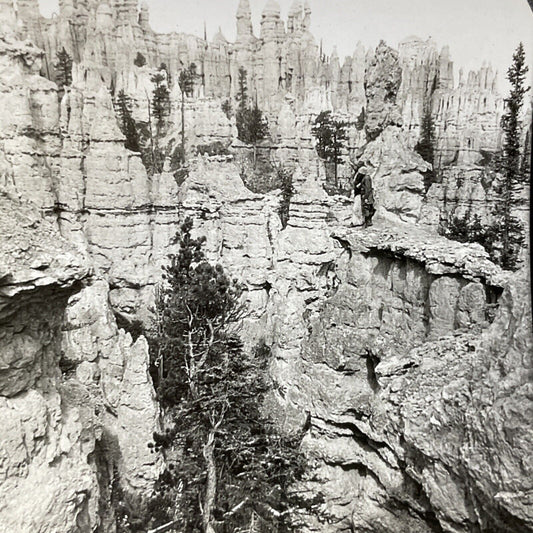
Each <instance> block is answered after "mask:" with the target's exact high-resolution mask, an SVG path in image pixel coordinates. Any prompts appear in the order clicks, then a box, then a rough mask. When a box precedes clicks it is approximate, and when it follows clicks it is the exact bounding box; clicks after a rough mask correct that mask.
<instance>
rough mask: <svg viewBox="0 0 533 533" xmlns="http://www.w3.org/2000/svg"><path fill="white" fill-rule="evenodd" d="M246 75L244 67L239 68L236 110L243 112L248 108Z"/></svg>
mask: <svg viewBox="0 0 533 533" xmlns="http://www.w3.org/2000/svg"><path fill="white" fill-rule="evenodd" d="M247 78H248V73H247V72H246V69H245V68H244V67H240V68H239V80H238V85H239V86H238V89H237V96H236V98H237V102H238V104H239V105H238V109H239V110H244V109H247V108H248V80H247Z"/></svg>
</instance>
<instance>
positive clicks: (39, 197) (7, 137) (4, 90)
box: [0, 35, 59, 208]
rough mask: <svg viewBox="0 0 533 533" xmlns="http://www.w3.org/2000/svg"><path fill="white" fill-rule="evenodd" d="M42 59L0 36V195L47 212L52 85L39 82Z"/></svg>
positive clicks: (53, 127)
mask: <svg viewBox="0 0 533 533" xmlns="http://www.w3.org/2000/svg"><path fill="white" fill-rule="evenodd" d="M42 55H43V54H42V51H40V50H39V49H38V48H36V47H35V46H33V45H32V44H30V43H29V42H26V43H21V42H20V41H17V40H15V39H13V38H12V37H7V36H1V35H0V106H1V107H2V109H3V110H4V111H3V112H2V117H1V118H0V190H3V191H8V192H9V193H10V194H11V195H12V196H14V197H16V198H19V199H24V200H25V201H28V200H29V201H33V202H35V203H36V204H38V205H42V206H45V207H48V208H50V207H52V206H53V205H54V200H55V198H54V194H53V187H52V181H53V173H52V170H51V167H53V164H54V163H53V158H54V157H55V156H57V152H58V120H59V115H58V108H57V89H56V87H55V84H54V83H52V82H50V81H48V80H46V79H44V78H42V77H40V76H39V69H40V67H41V59H42Z"/></svg>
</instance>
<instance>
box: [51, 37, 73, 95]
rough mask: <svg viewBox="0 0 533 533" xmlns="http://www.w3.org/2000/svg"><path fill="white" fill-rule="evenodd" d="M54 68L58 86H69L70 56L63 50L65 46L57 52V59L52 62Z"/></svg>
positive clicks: (70, 76)
mask: <svg viewBox="0 0 533 533" xmlns="http://www.w3.org/2000/svg"><path fill="white" fill-rule="evenodd" d="M54 68H55V70H56V82H57V85H58V86H59V88H60V89H63V88H64V87H69V86H70V85H71V83H72V57H71V56H70V55H69V54H68V52H67V51H66V50H65V47H63V48H62V49H61V50H60V51H59V52H58V53H57V61H56V62H55V63H54Z"/></svg>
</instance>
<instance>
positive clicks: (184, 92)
mask: <svg viewBox="0 0 533 533" xmlns="http://www.w3.org/2000/svg"><path fill="white" fill-rule="evenodd" d="M197 77H198V73H197V71H196V64H195V63H191V64H190V65H189V67H187V68H186V69H184V70H182V71H181V72H180V75H179V78H178V85H179V88H180V92H181V154H182V157H183V160H184V161H185V97H186V96H188V97H189V98H190V97H192V96H193V94H194V82H195V81H196V78H197Z"/></svg>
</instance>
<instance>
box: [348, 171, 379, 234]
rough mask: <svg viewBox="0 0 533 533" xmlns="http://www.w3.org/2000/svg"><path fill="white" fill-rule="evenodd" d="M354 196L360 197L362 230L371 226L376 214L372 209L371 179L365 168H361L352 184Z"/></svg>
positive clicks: (372, 192) (373, 208)
mask: <svg viewBox="0 0 533 533" xmlns="http://www.w3.org/2000/svg"><path fill="white" fill-rule="evenodd" d="M353 189H354V196H357V195H358V194H360V195H361V211H362V214H363V219H364V223H363V228H367V227H368V226H372V217H373V216H374V213H375V212H376V209H375V207H374V191H373V189H372V178H371V177H370V173H369V171H368V169H367V168H366V167H363V168H361V169H360V170H359V171H358V172H357V174H356V176H355V179H354V183H353Z"/></svg>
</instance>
